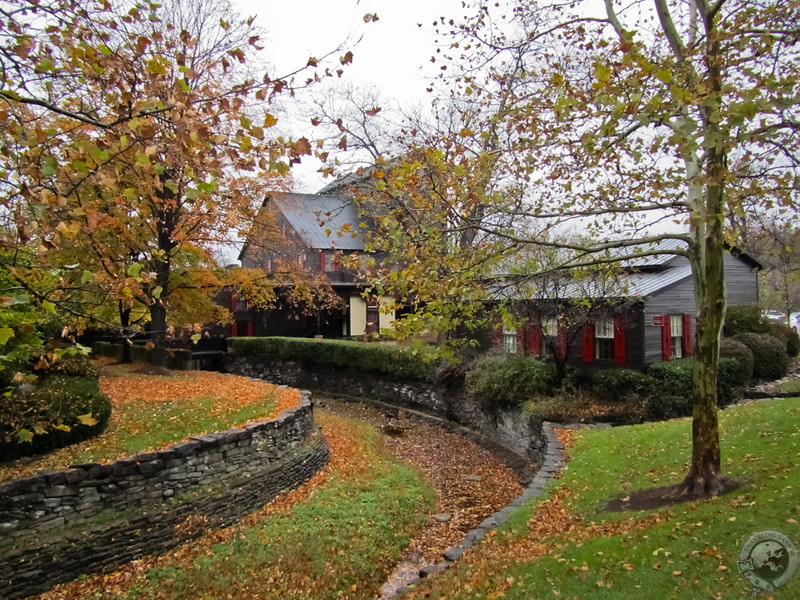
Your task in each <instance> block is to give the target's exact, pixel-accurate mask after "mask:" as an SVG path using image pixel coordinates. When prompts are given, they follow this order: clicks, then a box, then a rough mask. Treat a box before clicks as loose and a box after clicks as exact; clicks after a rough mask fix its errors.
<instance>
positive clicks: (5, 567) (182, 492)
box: [0, 392, 330, 599]
mask: <svg viewBox="0 0 800 600" xmlns="http://www.w3.org/2000/svg"><path fill="white" fill-rule="evenodd" d="M329 460H330V453H329V449H328V446H327V443H326V442H325V440H324V438H323V437H322V436H321V435H320V433H319V431H318V428H317V427H316V426H315V424H314V414H313V405H312V402H311V394H310V392H302V398H301V401H300V403H299V404H298V406H297V407H295V408H292V409H289V410H286V411H284V412H282V413H281V414H280V415H279V416H278V417H277V418H275V419H271V420H269V421H264V422H260V423H249V424H248V425H247V426H245V428H244V429H231V430H229V431H224V432H220V433H212V434H209V435H201V436H197V437H193V438H191V439H190V440H189V441H187V442H181V443H179V444H175V445H173V446H171V447H169V448H165V449H163V450H158V451H156V452H147V453H142V454H138V455H136V456H134V457H131V458H126V459H123V460H118V461H116V462H114V463H112V464H106V465H101V464H94V463H93V464H84V465H75V466H73V467H72V468H70V469H69V470H67V471H63V472H48V473H40V474H38V475H36V476H33V477H28V478H24V479H17V480H13V481H10V482H7V483H4V484H0V586H2V589H3V592H2V594H3V596H2V597H4V598H8V599H14V598H23V597H25V596H29V595H32V594H35V593H39V592H42V591H44V590H47V589H49V588H50V587H52V586H53V585H55V584H56V583H60V582H63V581H69V580H71V579H74V578H75V577H76V576H77V575H79V574H81V573H89V572H92V571H98V570H103V569H105V568H109V567H112V566H115V565H120V564H123V563H125V562H128V561H130V560H134V559H136V558H140V557H142V556H144V555H147V554H152V553H157V552H160V551H163V550H167V549H169V548H172V547H174V546H176V545H178V544H180V543H182V542H184V541H187V540H190V539H192V538H194V537H197V536H198V535H200V534H201V533H202V532H203V531H204V530H205V529H207V528H209V527H221V526H226V525H229V524H231V523H233V522H235V521H236V520H237V519H238V518H239V517H241V516H242V515H244V514H246V513H248V512H251V511H253V510H255V509H257V508H259V507H260V506H262V505H264V504H265V503H266V502H268V501H269V500H271V499H272V498H274V497H275V496H277V495H278V494H279V493H280V492H282V491H285V490H291V489H294V488H296V487H298V486H299V485H301V484H302V483H304V482H305V481H307V480H308V479H310V478H311V477H312V476H313V475H314V474H315V473H316V472H317V471H318V470H319V469H320V468H321V467H323V466H324V465H326V464H327V463H328V461H329Z"/></svg>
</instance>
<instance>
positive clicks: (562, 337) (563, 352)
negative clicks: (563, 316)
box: [556, 324, 567, 360]
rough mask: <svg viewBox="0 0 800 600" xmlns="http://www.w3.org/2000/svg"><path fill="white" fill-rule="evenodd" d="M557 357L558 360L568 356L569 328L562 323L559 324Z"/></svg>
mask: <svg viewBox="0 0 800 600" xmlns="http://www.w3.org/2000/svg"><path fill="white" fill-rule="evenodd" d="M556 358H557V359H558V360H564V359H565V358H567V328H566V327H565V326H564V325H561V324H559V326H558V334H557V335H556Z"/></svg>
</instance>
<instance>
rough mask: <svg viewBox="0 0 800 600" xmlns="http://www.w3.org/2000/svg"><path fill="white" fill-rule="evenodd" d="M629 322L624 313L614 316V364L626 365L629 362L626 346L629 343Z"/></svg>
mask: <svg viewBox="0 0 800 600" xmlns="http://www.w3.org/2000/svg"><path fill="white" fill-rule="evenodd" d="M627 333H628V330H627V323H626V321H625V317H624V316H623V315H615V316H614V364H615V365H624V364H626V363H627V360H628V357H627V354H626V348H627V345H628V340H627Z"/></svg>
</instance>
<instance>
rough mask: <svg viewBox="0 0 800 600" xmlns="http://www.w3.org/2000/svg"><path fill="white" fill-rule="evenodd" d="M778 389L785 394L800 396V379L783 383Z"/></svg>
mask: <svg viewBox="0 0 800 600" xmlns="http://www.w3.org/2000/svg"><path fill="white" fill-rule="evenodd" d="M778 389H779V390H780V392H781V393H784V394H800V377H798V378H796V379H792V380H791V381H787V382H785V383H782V384H781V385H780V387H779V388H778Z"/></svg>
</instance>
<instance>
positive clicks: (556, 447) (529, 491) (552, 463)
mask: <svg viewBox="0 0 800 600" xmlns="http://www.w3.org/2000/svg"><path fill="white" fill-rule="evenodd" d="M556 428H558V429H574V428H575V426H571V425H558V424H556V423H549V422H544V423H542V430H543V433H544V436H545V438H546V439H547V449H546V451H545V455H544V461H543V462H542V466H541V468H540V469H539V472H538V473H537V474H536V476H535V477H534V478H533V480H532V481H531V482H530V483H529V484H528V486H527V487H526V488H525V490H523V492H522V493H521V494H520V495H519V496H518V497H517V498H516V499H515V500H514V501H512V502H511V504H509V505H508V506H506V507H505V508H502V509H500V510H498V511H497V512H496V513H494V514H493V515H491V516H489V517H487V518H485V519H484V520H483V521H482V522H481V523H480V525H478V526H477V527H476V528H475V529H473V530H472V531H469V532H468V533H467V535H466V536H465V537H464V539H463V540H462V541H461V543H459V544H456V545H455V546H453V547H452V548H449V549H447V550H446V551H445V552H444V553H443V555H442V556H443V558H444V560H442V561H441V562H439V563H437V564H435V565H429V566H427V567H423V568H422V569H421V570H420V572H419V577H417V578H416V579H414V580H413V581H411V582H409V583H408V584H406V585H405V586H404V587H401V588H399V589H398V590H397V591H396V592H395V593H394V594H393V595H392V596H390V597H389V600H396V599H398V598H400V597H401V596H402V595H403V594H405V593H406V592H409V591H411V589H412V588H413V586H415V585H416V584H418V583H419V582H420V581H421V580H422V579H423V578H425V577H429V576H431V575H434V574H436V573H440V572H442V571H444V570H446V569H449V568H450V567H451V566H452V565H453V564H455V562H456V561H458V559H460V558H461V557H462V555H463V554H464V552H466V551H467V550H468V549H469V548H472V547H473V546H474V545H476V544H477V543H479V542H480V541H481V540H483V539H484V538H485V537H486V534H487V532H489V531H492V530H494V529H497V528H498V527H500V526H501V525H503V524H505V522H506V521H508V518H509V517H510V516H511V513H512V512H514V511H515V510H516V509H517V508H519V507H520V506H522V505H523V504H524V503H525V502H527V501H528V500H531V499H532V498H536V497H538V496H539V495H541V493H542V490H543V489H544V486H545V485H547V484H548V483H549V482H550V481H551V480H552V479H554V478H555V475H556V473H558V470H559V469H560V468H561V467H562V466H564V454H563V451H564V445H563V444H562V443H561V442H560V441H559V440H558V437H556V434H555V431H554V430H555V429H556Z"/></svg>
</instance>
